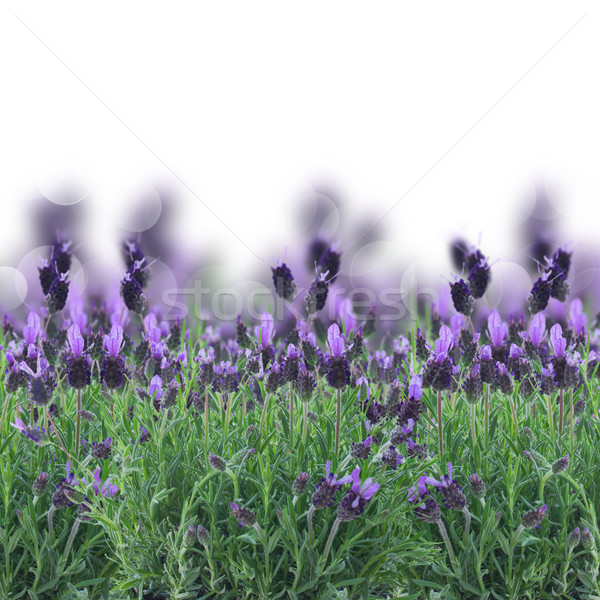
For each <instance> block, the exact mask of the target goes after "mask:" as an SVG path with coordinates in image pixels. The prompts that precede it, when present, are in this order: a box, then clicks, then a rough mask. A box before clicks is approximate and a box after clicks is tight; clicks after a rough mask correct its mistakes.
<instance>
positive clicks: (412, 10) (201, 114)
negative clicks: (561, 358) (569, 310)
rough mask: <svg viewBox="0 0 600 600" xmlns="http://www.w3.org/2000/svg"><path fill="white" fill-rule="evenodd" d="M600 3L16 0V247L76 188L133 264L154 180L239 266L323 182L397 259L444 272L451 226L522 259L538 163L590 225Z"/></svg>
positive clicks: (599, 185)
mask: <svg viewBox="0 0 600 600" xmlns="http://www.w3.org/2000/svg"><path fill="white" fill-rule="evenodd" d="M599 18H600V8H599V6H598V5H597V4H593V3H591V2H577V1H573V2H568V3H565V2H548V1H544V2H535V1H534V2H527V3H522V2H504V3H502V4H501V5H500V4H498V5H494V6H491V5H489V4H487V3H485V4H483V3H480V2H451V3H448V2H429V3H423V4H416V3H410V4H409V3H399V2H386V1H382V2H377V3H366V2H348V1H344V2H335V1H334V2H313V1H306V2H302V3H297V4H295V5H291V4H289V3H281V2H261V1H257V2H235V1H234V2H220V3H215V2H210V3H209V2H169V3H154V2H127V3H122V2H113V1H107V2H103V3H102V5H101V6H100V5H98V6H97V7H94V8H92V7H91V5H89V4H85V3H83V4H82V3H80V2H60V1H59V2H52V3H44V2H39V3H38V2H27V1H25V2H18V3H17V2H6V3H4V4H3V5H2V6H1V7H0V55H1V56H2V57H3V60H2V61H0V81H2V90H3V91H2V94H0V165H1V168H0V207H1V213H0V214H1V218H0V263H1V264H2V265H7V264H12V262H11V261H12V260H13V258H14V257H13V254H14V251H15V249H16V248H18V249H19V250H20V251H25V250H26V249H28V248H32V247H34V246H35V245H36V244H35V241H34V240H32V239H30V236H31V226H30V224H29V223H28V218H29V217H28V213H27V211H26V210H25V207H26V206H28V205H29V202H30V201H32V200H33V199H34V198H36V197H39V196H40V195H44V196H46V197H47V198H49V199H50V200H52V201H58V202H60V201H61V198H62V197H63V195H64V193H65V192H69V193H70V194H71V197H72V198H74V199H78V198H86V200H85V202H86V203H87V205H88V212H89V214H88V217H87V219H86V222H85V224H84V225H85V227H86V229H85V232H84V233H83V234H82V236H81V237H82V240H83V242H84V243H85V244H86V246H88V247H90V248H93V249H94V252H98V253H99V254H101V255H102V256H103V257H104V258H103V259H106V260H110V261H114V262H115V263H116V264H117V263H118V253H117V250H115V247H114V245H115V243H116V241H117V240H118V239H119V236H120V234H121V233H120V232H121V230H120V228H121V227H124V226H125V227H127V226H128V223H129V221H128V219H129V215H130V214H131V211H132V206H133V204H134V203H135V201H137V200H139V199H140V198H141V197H146V198H152V197H153V192H152V186H156V185H160V186H166V187H167V188H168V189H170V190H171V191H172V193H173V194H174V195H175V196H176V197H177V198H178V199H179V200H180V203H181V205H180V208H179V213H178V216H177V221H178V225H177V228H176V230H175V231H176V234H173V236H172V243H173V245H174V246H181V245H183V246H185V247H188V248H191V249H193V251H194V252H197V253H198V255H199V256H202V255H207V254H208V253H212V252H214V251H215V250H218V252H219V254H220V255H221V256H222V257H223V258H222V260H223V263H224V264H226V265H228V266H227V268H228V270H230V271H231V274H232V278H233V279H234V280H235V277H236V276H237V275H239V276H244V274H245V273H247V272H248V270H249V269H252V270H257V269H260V268H261V265H260V262H259V261H258V260H257V258H256V255H258V256H259V257H260V258H262V259H264V260H266V261H267V262H269V263H271V262H272V261H271V259H272V256H273V255H274V254H276V253H277V254H279V255H281V254H283V250H284V248H285V246H286V245H287V246H288V247H289V250H288V252H290V253H291V252H293V248H294V244H297V243H298V241H299V240H302V241H306V239H305V236H304V235H303V232H302V231H301V228H300V226H299V225H298V222H296V221H295V219H296V217H297V214H298V205H299V204H301V202H302V197H303V195H304V194H305V193H306V192H307V191H308V190H310V189H311V186H312V185H313V184H314V183H316V182H328V183H329V184H330V185H331V186H332V187H333V188H334V189H336V190H337V191H338V193H339V196H340V198H341V199H342V201H343V210H342V221H343V223H344V226H345V227H347V229H346V233H348V232H350V235H352V232H354V231H356V229H357V228H358V227H360V226H361V225H363V224H367V223H372V222H375V221H377V220H378V219H380V218H384V220H383V223H382V224H383V225H384V229H383V234H384V235H385V237H386V238H387V241H388V242H389V243H386V244H385V245H383V246H382V247H381V250H380V252H381V253H383V254H384V255H385V256H384V257H383V260H386V257H387V256H392V255H397V256H404V257H406V256H408V257H409V258H410V260H412V261H413V262H416V263H418V264H419V265H420V264H423V265H425V267H427V268H429V269H430V270H433V271H435V272H437V273H447V272H448V271H449V269H450V267H449V262H448V251H447V244H448V242H449V240H450V239H452V237H453V236H454V235H455V234H457V233H458V234H461V235H463V236H464V237H466V238H467V239H469V240H470V241H473V242H475V241H477V239H478V236H479V234H480V233H481V234H482V242H483V247H484V250H485V252H486V253H487V254H488V255H489V256H490V257H491V258H492V259H495V258H499V259H509V258H510V257H511V256H512V255H513V254H514V253H515V251H516V249H515V244H516V243H517V242H516V241H515V240H514V230H515V227H516V226H517V225H518V224H519V223H520V222H522V220H523V218H524V217H525V216H526V214H528V211H530V210H531V206H532V205H531V202H530V201H531V199H532V198H533V194H534V192H533V190H534V185H535V183H536V182H543V183H545V184H546V185H547V187H548V189H549V191H550V194H551V200H552V202H553V203H554V204H555V206H556V208H557V210H558V211H559V213H560V214H561V215H562V217H561V219H562V223H561V226H562V228H563V231H564V241H573V242H574V243H575V244H578V243H581V242H585V241H592V242H595V239H596V238H597V231H598V222H599V221H598V217H599V216H600V209H599V208H598V198H599V191H600V152H599V151H598V140H600V111H599V110H598V107H599V106H600V86H599V83H598V82H599V80H598V64H597V62H598V57H599V56H600V21H599ZM207 207H208V208H207ZM158 208H159V207H158V205H156V204H153V202H152V201H150V202H149V205H148V207H147V209H146V210H145V212H144V215H145V216H144V219H145V220H146V223H147V224H151V223H152V222H153V220H154V219H155V218H156V216H157V215H158V212H157V209H158ZM215 215H216V216H215ZM129 220H130V219H129ZM223 222H225V223H226V224H227V227H226V226H225V225H223ZM327 227H328V228H329V232H330V233H333V235H334V237H335V236H336V234H340V236H341V235H342V233H343V232H342V231H341V230H338V229H337V225H336V224H335V223H333V224H331V223H329V224H328V225H327ZM232 232H233V233H232ZM240 240H242V241H240ZM352 241H354V239H353V238H352V237H350V238H349V239H346V240H345V242H346V243H348V242H350V243H351V242H352ZM380 258H381V257H380ZM374 260H375V259H374ZM0 275H2V273H1V272H0Z"/></svg>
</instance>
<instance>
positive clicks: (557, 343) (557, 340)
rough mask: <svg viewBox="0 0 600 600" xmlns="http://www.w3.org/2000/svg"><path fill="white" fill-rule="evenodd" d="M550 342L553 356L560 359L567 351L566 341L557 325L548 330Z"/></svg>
mask: <svg viewBox="0 0 600 600" xmlns="http://www.w3.org/2000/svg"><path fill="white" fill-rule="evenodd" d="M550 341H551V342H552V347H553V348H554V354H555V355H556V356H557V357H558V358H560V357H561V356H563V355H564V353H565V350H566V349H567V340H565V338H564V337H563V336H562V327H561V326H560V324H559V323H556V325H554V326H553V327H552V329H551V330H550Z"/></svg>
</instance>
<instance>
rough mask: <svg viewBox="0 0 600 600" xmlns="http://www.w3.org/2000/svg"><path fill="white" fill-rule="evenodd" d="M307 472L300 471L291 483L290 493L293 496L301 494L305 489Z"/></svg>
mask: <svg viewBox="0 0 600 600" xmlns="http://www.w3.org/2000/svg"><path fill="white" fill-rule="evenodd" d="M308 479H309V475H308V473H300V475H298V477H296V480H295V481H294V483H292V493H293V494H294V496H302V494H304V492H305V491H306V487H307V486H308Z"/></svg>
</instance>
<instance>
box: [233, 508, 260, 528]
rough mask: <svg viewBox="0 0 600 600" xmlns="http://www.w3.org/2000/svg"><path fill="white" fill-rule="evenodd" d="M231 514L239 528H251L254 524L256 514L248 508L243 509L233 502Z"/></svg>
mask: <svg viewBox="0 0 600 600" xmlns="http://www.w3.org/2000/svg"><path fill="white" fill-rule="evenodd" d="M230 506H231V514H232V515H233V516H234V517H235V519H236V520H237V522H238V524H239V525H240V526H242V525H245V526H246V527H252V526H253V525H254V524H255V523H256V513H254V512H252V511H251V510H250V509H248V508H243V507H241V506H240V505H239V504H235V502H232V503H231V505H230Z"/></svg>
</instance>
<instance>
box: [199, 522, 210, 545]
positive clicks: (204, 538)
mask: <svg viewBox="0 0 600 600" xmlns="http://www.w3.org/2000/svg"><path fill="white" fill-rule="evenodd" d="M196 537H197V538H198V541H199V542H200V543H201V544H202V545H203V546H206V545H207V544H208V543H209V541H210V536H209V534H208V531H206V529H205V528H204V527H202V525H198V528H197V529H196Z"/></svg>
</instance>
